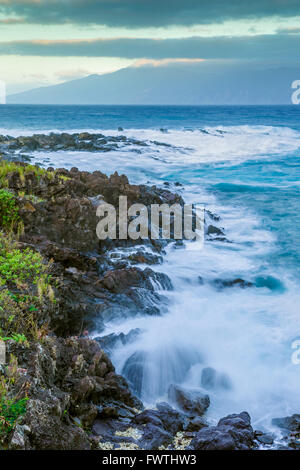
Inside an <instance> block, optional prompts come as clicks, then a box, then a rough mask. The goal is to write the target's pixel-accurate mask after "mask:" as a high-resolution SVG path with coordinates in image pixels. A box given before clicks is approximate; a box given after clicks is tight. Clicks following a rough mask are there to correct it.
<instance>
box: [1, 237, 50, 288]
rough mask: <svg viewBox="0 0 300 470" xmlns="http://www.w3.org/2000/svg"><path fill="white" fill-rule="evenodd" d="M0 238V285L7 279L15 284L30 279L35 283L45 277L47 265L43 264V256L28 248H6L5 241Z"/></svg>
mask: <svg viewBox="0 0 300 470" xmlns="http://www.w3.org/2000/svg"><path fill="white" fill-rule="evenodd" d="M1 242H2V240H1V239H0V285H1V284H2V285H3V284H6V283H7V281H10V282H14V283H15V284H20V283H23V282H24V281H30V282H32V283H33V284H37V283H38V282H39V281H40V280H41V279H43V278H44V277H45V273H46V271H47V265H45V264H43V257H42V256H41V255H40V254H39V253H35V252H34V251H32V250H31V249H30V248H26V249H25V250H23V251H21V250H19V249H16V248H13V249H11V250H7V249H6V246H5V245H6V243H4V244H3V243H1Z"/></svg>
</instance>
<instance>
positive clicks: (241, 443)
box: [190, 411, 254, 450]
mask: <svg viewBox="0 0 300 470" xmlns="http://www.w3.org/2000/svg"><path fill="white" fill-rule="evenodd" d="M253 440H254V432H253V429H252V427H251V420H250V416H249V414H248V413H247V412H245V411H244V412H242V413H240V414H232V415H229V416H226V417H225V418H222V419H220V421H219V423H218V425H217V426H211V427H205V428H203V429H201V430H200V431H199V432H198V433H197V434H196V436H195V437H194V439H193V440H192V442H191V444H190V448H191V449H193V450H249V449H251V447H252V446H253Z"/></svg>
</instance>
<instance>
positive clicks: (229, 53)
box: [0, 34, 300, 62]
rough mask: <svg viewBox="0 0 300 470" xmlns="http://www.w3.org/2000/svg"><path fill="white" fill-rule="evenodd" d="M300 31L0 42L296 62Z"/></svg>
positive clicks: (53, 51)
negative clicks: (256, 34) (178, 36)
mask: <svg viewBox="0 0 300 470" xmlns="http://www.w3.org/2000/svg"><path fill="white" fill-rule="evenodd" d="M297 50H298V51H299V50H300V35H298V34H295V35H292V34H277V35H262V36H254V37H253V36H252V37H250V36H249V37H247V36H245V37H233V38H229V37H213V38H202V37H193V38H183V39H164V40H154V39H128V38H119V39H98V40H84V41H14V42H2V43H0V54H2V55H4V54H15V55H16V54H19V55H38V56H58V57H59V56H60V57H61V56H74V57H75V56H85V57H123V58H127V59H138V58H149V59H164V58H189V59H194V58H203V59H256V60H283V59H284V60H292V61H295V62H298V55H297V53H296V51H297Z"/></svg>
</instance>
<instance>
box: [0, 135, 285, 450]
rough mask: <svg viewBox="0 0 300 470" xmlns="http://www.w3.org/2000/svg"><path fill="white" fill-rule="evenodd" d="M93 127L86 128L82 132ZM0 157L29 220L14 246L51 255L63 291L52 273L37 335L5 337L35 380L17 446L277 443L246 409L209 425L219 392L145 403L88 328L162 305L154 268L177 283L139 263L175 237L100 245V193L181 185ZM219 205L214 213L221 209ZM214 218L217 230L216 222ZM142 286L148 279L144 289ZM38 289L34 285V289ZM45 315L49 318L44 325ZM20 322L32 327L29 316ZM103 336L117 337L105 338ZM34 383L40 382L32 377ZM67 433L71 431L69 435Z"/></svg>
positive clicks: (137, 198) (27, 378)
mask: <svg viewBox="0 0 300 470" xmlns="http://www.w3.org/2000/svg"><path fill="white" fill-rule="evenodd" d="M86 137H87V135H83V136H82V140H83V141H84V140H86ZM46 140H47V139H46ZM67 140H68V139H67ZM30 141H31V138H29V142H30ZM48 144H49V142H48V141H47V142H46V144H45V145H48ZM55 145H59V144H57V143H56V144H55ZM67 145H69V144H67ZM71 145H72V144H71ZM20 149H22V150H24V153H25V152H26V150H28V142H27V143H26V145H25V143H21V144H20V147H19V148H17V150H20ZM8 150H10V149H8ZM31 150H34V149H31ZM4 156H6V157H7V154H6V155H4ZM12 159H20V156H19V155H18V156H15V157H13V158H12ZM1 165H2V173H1V174H2V180H1V188H2V189H3V190H4V191H8V192H9V193H10V194H12V195H13V198H14V201H15V203H16V207H17V211H18V216H19V217H20V219H18V223H19V222H22V229H24V231H23V230H22V234H21V235H20V237H19V238H18V240H16V243H17V245H16V247H15V246H13V247H12V250H15V249H18V250H21V252H23V251H24V250H28V249H29V250H32V251H33V252H36V251H37V252H38V253H39V254H40V255H41V256H42V258H43V260H41V264H43V265H45V266H47V269H46V271H45V273H46V272H47V275H48V274H49V276H51V281H49V283H48V284H49V285H50V286H51V289H52V292H53V294H51V293H50V292H51V290H49V286H48V285H47V286H46V288H45V289H44V290H45V292H42V294H41V298H42V300H41V299H40V302H41V304H40V306H41V311H40V312H39V314H41V315H42V316H41V317H39V318H37V326H38V328H37V329H38V330H42V331H40V332H39V335H40V338H39V341H37V340H36V338H33V339H32V340H31V339H30V338H29V337H28V338H27V337H26V339H27V342H28V344H26V341H23V342H22V341H21V343H20V342H18V341H17V342H16V341H15V340H13V339H8V340H7V341H6V343H7V349H8V354H9V355H11V354H13V355H14V356H15V357H16V358H17V360H18V367H17V371H16V372H15V373H16V374H17V381H16V383H17V386H18V387H20V390H24V389H26V393H27V397H28V398H29V400H28V402H27V410H26V413H25V414H24V415H23V417H22V418H20V419H19V420H18V423H17V424H16V426H15V428H14V431H13V433H10V435H9V440H8V441H7V443H6V445H7V446H8V447H9V448H11V449H56V448H63V449H88V448H95V449H96V448H98V449H99V448H100V449H101V448H102V449H112V448H115V447H116V448H120V446H121V448H124V449H126V448H129V449H138V448H139V449H157V448H162V447H164V448H170V449H172V448H174V449H183V448H191V449H211V448H214V449H218V448H219V449H222V448H227V449H250V448H258V447H259V446H260V445H261V444H265V445H267V446H271V445H272V444H273V437H272V436H270V435H268V434H267V435H266V434H265V433H263V432H256V433H254V431H253V428H252V427H251V423H250V417H249V415H248V414H247V413H245V412H243V413H241V414H239V415H230V416H229V417H226V418H224V419H221V420H220V421H219V423H218V425H217V426H211V425H209V423H208V422H207V421H206V420H205V418H203V414H204V413H205V410H206V409H207V407H208V405H209V402H208V401H207V398H206V397H205V396H204V395H203V394H202V393H201V392H198V394H196V395H192V396H191V395H190V393H189V391H182V390H180V387H179V390H177V391H176V390H175V392H176V393H175V396H176V398H175V399H174V396H173V400H175V405H177V409H174V408H172V407H170V405H169V404H160V405H158V406H157V409H154V410H144V411H142V410H143V405H142V403H141V402H140V401H139V400H138V399H137V398H135V397H134V396H133V395H132V392H131V391H130V389H129V387H128V385H127V383H126V381H125V380H124V378H123V377H121V376H119V375H117V374H116V373H115V370H114V366H113V365H112V364H111V362H110V359H109V357H108V356H107V354H106V353H104V351H103V350H101V349H100V347H99V344H97V341H92V340H90V339H89V338H88V336H89V331H93V330H94V329H95V320H96V321H97V329H98V330H99V331H101V327H103V324H104V322H105V321H107V320H112V319H116V318H118V315H119V316H120V314H124V311H125V312H126V311H130V314H131V315H132V314H133V315H135V314H138V313H141V312H143V314H144V315H158V314H159V311H158V310H157V308H156V307H153V304H155V303H156V304H157V303H158V304H159V302H160V293H158V292H156V291H155V289H154V288H153V282H152V281H153V280H154V281H155V282H156V283H158V284H160V286H161V288H162V290H164V289H165V290H170V289H172V285H171V281H170V279H169V278H168V277H167V276H166V275H163V274H159V273H157V272H155V271H153V270H152V269H151V268H146V269H143V270H142V269H140V268H139V264H149V265H152V264H156V263H160V262H162V259H163V255H164V248H165V245H166V243H165V241H161V242H157V241H155V243H154V244H153V243H152V242H151V241H150V242H147V243H148V245H149V243H150V244H151V251H152V254H151V255H149V252H147V251H144V250H143V249H141V243H140V241H139V242H138V243H136V244H134V243H131V244H130V248H135V245H136V252H135V253H134V252H132V251H131V252H129V253H127V254H126V252H125V254H124V257H123V258H122V259H121V260H120V259H117V260H116V259H115V258H111V256H110V254H111V253H110V252H111V250H112V249H113V248H115V247H116V246H115V245H114V244H106V243H103V244H102V245H101V244H100V246H99V243H98V240H97V239H96V234H95V227H96V222H97V220H96V216H95V214H96V207H97V203H98V202H99V199H97V198H98V197H99V195H102V196H104V198H105V201H107V202H111V203H116V201H117V198H118V195H124V194H126V195H127V196H128V198H129V201H130V202H131V203H136V202H141V203H145V205H149V204H153V203H159V204H161V203H163V202H168V203H170V202H172V203H173V202H181V203H182V198H181V196H179V195H177V194H173V193H171V192H170V191H168V190H167V189H159V188H157V187H153V186H152V187H147V186H145V185H132V184H129V182H128V179H127V177H126V176H124V175H121V176H119V175H118V173H115V174H113V175H111V176H110V177H107V176H106V175H104V174H103V173H101V172H100V171H98V172H94V173H88V172H81V171H78V170H77V169H76V168H73V169H72V170H70V171H68V170H66V169H59V170H53V169H48V170H42V169H38V168H37V167H33V166H30V165H27V164H24V163H23V164H15V163H5V162H3V163H2V164H1ZM215 217H217V216H216V215H214V214H211V218H212V220H213V219H214V218H215ZM210 227H212V228H211V229H210V231H211V232H212V231H213V230H214V231H215V232H216V233H217V231H218V228H217V227H215V226H214V225H213V224H210ZM219 235H220V234H219ZM147 243H146V244H147ZM125 245H126V244H125ZM126 248H128V246H126ZM49 263H50V264H49ZM48 269H49V271H48ZM8 282H9V287H10V291H12V292H11V293H12V294H13V295H20V294H22V287H21V292H20V285H19V284H18V283H16V282H15V281H14V280H13V281H12V280H11V279H9V280H8ZM47 282H48V281H47ZM11 288H12V289H11ZM14 288H15V289H16V291H14V290H13V289H14ZM37 288H38V286H37ZM138 289H142V290H143V294H144V296H143V299H142V301H141V297H140V296H139V295H137V292H138ZM145 292H146V295H145ZM27 294H28V293H27ZM27 294H26V295H27ZM37 294H38V296H39V295H40V294H39V293H38V292H37V290H36V287H35V286H34V285H31V286H30V287H29V295H32V296H33V297H36V295H37ZM54 300H55V302H54ZM21 308H23V306H21ZM45 324H47V325H48V328H49V330H47V329H45V331H43V325H45ZM12 328H13V327H12ZM12 331H13V330H12ZM13 333H19V334H24V328H23V326H22V329H21V330H20V332H17V331H13ZM9 334H11V333H9ZM29 335H30V332H29ZM6 336H8V334H7V335H6ZM25 336H26V335H25ZM114 339H115V338H113V340H114ZM127 339H128V338H127ZM125 340H126V338H125ZM99 342H100V344H102V345H104V346H105V345H106V346H107V338H106V339H104V340H103V339H100V341H99ZM28 383H29V384H32V390H30V388H31V387H29V389H28V390H27V388H26V387H27V386H26V387H25V385H24V384H28ZM9 393H11V391H9ZM18 393H19V392H18ZM20 396H21V397H22V395H20ZM24 396H25V395H24ZM23 398H24V397H23ZM179 405H180V406H179ZM180 408H181V410H180ZM41 423H42V424H41ZM49 430H51V431H50V432H49ZM91 430H92V433H91V435H89V433H90V431H91ZM87 431H88V432H87ZM292 432H293V430H292ZM62 434H64V435H65V436H66V439H65V440H61V439H60V437H61V435H62ZM99 436H101V438H99ZM292 436H293V434H291V436H290V441H288V445H290V442H292ZM57 437H58V438H59V441H58V440H56V439H57ZM122 446H123V447H122Z"/></svg>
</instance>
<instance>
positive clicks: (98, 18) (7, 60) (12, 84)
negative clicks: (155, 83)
mask: <svg viewBox="0 0 300 470" xmlns="http://www.w3.org/2000/svg"><path fill="white" fill-rule="evenodd" d="M299 51H300V0H252V1H251V2H250V1H249V0H232V1H231V0H227V1H226V0H206V1H203V0H0V80H3V81H5V82H6V85H7V92H8V93H15V92H19V91H23V90H28V89H31V88H36V87H40V86H48V85H53V84H58V83H62V82H64V81H68V80H72V79H76V78H80V77H84V76H87V75H90V74H105V73H108V72H113V71H116V70H119V69H122V68H125V67H144V66H148V67H169V66H172V64H174V63H176V64H179V65H180V66H182V67H185V65H186V64H191V63H200V62H202V61H207V62H209V61H214V63H215V62H216V61H220V64H223V63H224V67H225V66H226V62H227V63H228V64H229V63H232V62H234V63H239V64H241V65H243V63H244V64H245V66H247V63H251V64H257V65H258V66H260V67H266V68H268V67H269V66H270V65H271V66H273V67H274V66H275V67H276V66H286V67H291V68H293V67H294V66H299V56H300V54H299ZM295 78H297V77H295ZM298 78H299V77H298Z"/></svg>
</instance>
